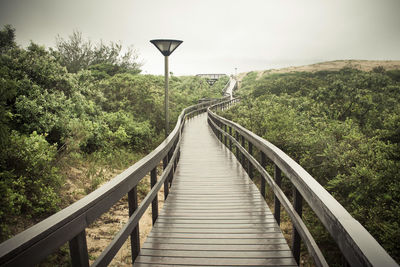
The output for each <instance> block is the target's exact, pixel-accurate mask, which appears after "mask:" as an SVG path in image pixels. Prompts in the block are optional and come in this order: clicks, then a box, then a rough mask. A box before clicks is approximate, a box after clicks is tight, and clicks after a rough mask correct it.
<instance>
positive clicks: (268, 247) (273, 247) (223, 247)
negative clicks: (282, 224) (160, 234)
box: [143, 242, 289, 251]
mask: <svg viewBox="0 0 400 267" xmlns="http://www.w3.org/2000/svg"><path fill="white" fill-rule="evenodd" d="M143 248H148V249H162V250H190V251H204V250H207V251H281V250H285V251H289V246H288V245H287V244H286V243H284V244H281V243H280V244H260V245H257V244H255V245H254V244H251V245H243V244H239V245H231V244H206V245H202V244H160V243H148V242H145V243H144V244H143Z"/></svg>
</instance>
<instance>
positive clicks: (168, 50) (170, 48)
mask: <svg viewBox="0 0 400 267" xmlns="http://www.w3.org/2000/svg"><path fill="white" fill-rule="evenodd" d="M150 42H151V43H152V44H153V45H154V46H155V47H157V49H158V50H159V51H160V52H161V54H163V55H164V58H165V99H164V108H165V138H167V136H168V132H169V130H168V128H169V114H168V56H169V55H171V54H172V52H174V51H175V49H176V48H177V47H178V46H179V45H180V44H181V43H182V42H183V41H180V40H171V39H155V40H151V41H150Z"/></svg>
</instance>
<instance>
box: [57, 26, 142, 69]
mask: <svg viewBox="0 0 400 267" xmlns="http://www.w3.org/2000/svg"><path fill="white" fill-rule="evenodd" d="M56 49H57V50H56V51H54V53H55V55H56V56H57V57H58V58H59V59H60V62H61V64H62V65H64V66H65V67H66V68H67V70H68V71H69V72H72V73H76V72H78V71H80V70H83V69H92V70H94V71H97V72H104V73H105V74H107V75H110V76H113V75H115V74H117V73H121V72H130V73H133V74H137V73H140V71H141V70H140V67H141V63H139V62H138V54H137V52H136V51H135V50H134V49H133V47H132V46H130V47H128V48H126V49H125V52H123V47H122V45H121V44H120V43H114V42H111V43H110V44H109V45H106V44H104V43H103V42H101V41H100V43H98V44H97V45H93V44H92V42H91V41H90V40H84V39H83V37H82V33H81V32H79V31H74V32H73V33H72V35H70V36H69V39H67V40H66V39H64V38H62V37H60V36H58V37H57V38H56Z"/></svg>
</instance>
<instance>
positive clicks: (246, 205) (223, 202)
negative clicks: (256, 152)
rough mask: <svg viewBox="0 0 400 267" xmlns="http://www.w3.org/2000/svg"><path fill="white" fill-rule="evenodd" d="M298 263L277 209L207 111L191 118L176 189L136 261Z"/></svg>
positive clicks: (140, 263) (150, 263) (161, 263)
mask: <svg viewBox="0 0 400 267" xmlns="http://www.w3.org/2000/svg"><path fill="white" fill-rule="evenodd" d="M155 265H156V266H164V265H165V266H167V265H185V266H249V265H251V266H269V265H273V266H297V264H296V261H295V260H294V258H293V256H292V252H291V251H290V248H289V246H288V245H287V243H286V240H285V239H284V237H283V235H282V232H281V230H280V228H279V226H278V225H277V223H276V221H275V219H274V216H273V214H272V213H271V211H270V209H269V208H268V206H267V205H266V203H265V200H264V199H263V198H262V196H261V194H260V192H259V191H258V189H257V187H256V186H255V185H254V183H253V182H252V181H251V180H250V178H249V177H248V175H247V173H246V172H245V170H244V169H243V168H242V166H241V165H240V163H239V162H238V161H237V160H236V158H235V157H234V155H233V154H232V153H231V152H230V151H229V150H228V149H227V148H226V147H225V146H224V145H223V144H221V143H220V142H219V141H218V139H217V138H216V137H215V135H214V134H213V132H212V130H211V128H210V127H209V126H208V124H207V114H202V115H199V116H197V117H195V118H193V119H191V120H190V121H188V122H187V125H186V127H185V128H184V131H183V140H182V144H181V157H180V161H179V164H178V166H177V169H176V172H175V175H174V180H173V183H172V187H171V189H170V193H169V195H168V198H167V200H166V202H165V205H164V207H163V209H162V211H161V212H160V214H159V216H158V219H157V221H156V223H155V225H154V227H153V229H152V231H151V233H150V234H149V236H148V237H147V239H146V241H145V243H144V245H143V247H142V248H141V250H140V254H139V256H138V257H137V258H136V261H135V265H134V266H155Z"/></svg>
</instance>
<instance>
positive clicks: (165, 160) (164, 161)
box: [163, 154, 169, 200]
mask: <svg viewBox="0 0 400 267" xmlns="http://www.w3.org/2000/svg"><path fill="white" fill-rule="evenodd" d="M167 165H168V154H167V155H166V156H165V157H164V158H163V170H165V168H167ZM168 194H169V184H168V179H165V182H164V200H165V199H167V197H168Z"/></svg>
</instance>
